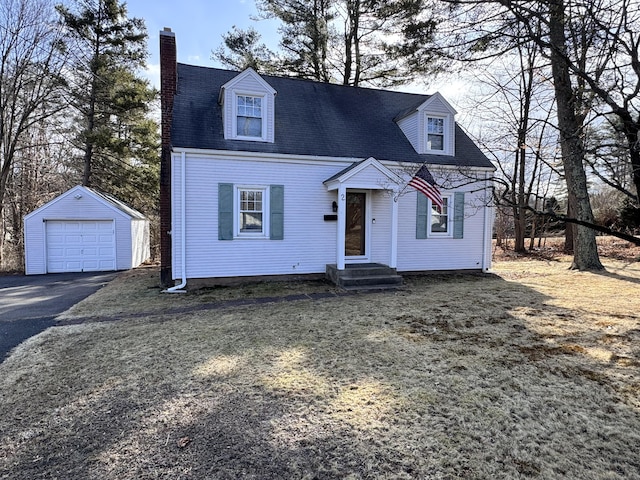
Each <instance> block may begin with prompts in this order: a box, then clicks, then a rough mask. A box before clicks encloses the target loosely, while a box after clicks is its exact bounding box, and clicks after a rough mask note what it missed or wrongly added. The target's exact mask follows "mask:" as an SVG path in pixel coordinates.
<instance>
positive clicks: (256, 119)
mask: <svg viewBox="0 0 640 480" xmlns="http://www.w3.org/2000/svg"><path fill="white" fill-rule="evenodd" d="M262 100H263V99H262V97H256V96H252V95H237V96H236V135H237V136H238V137H249V138H262V136H263V135H262V114H263V108H262Z"/></svg>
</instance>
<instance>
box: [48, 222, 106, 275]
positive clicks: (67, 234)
mask: <svg viewBox="0 0 640 480" xmlns="http://www.w3.org/2000/svg"><path fill="white" fill-rule="evenodd" d="M115 269H116V239H115V229H114V222H113V221H111V220H56V221H47V272H49V273H60V272H96V271H108V270H115Z"/></svg>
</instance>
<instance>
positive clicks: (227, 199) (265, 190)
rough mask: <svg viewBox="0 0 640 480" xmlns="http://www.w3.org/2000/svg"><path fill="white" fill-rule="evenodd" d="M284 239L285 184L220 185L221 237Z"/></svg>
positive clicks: (228, 238) (219, 222)
mask: <svg viewBox="0 0 640 480" xmlns="http://www.w3.org/2000/svg"><path fill="white" fill-rule="evenodd" d="M236 238H256V239H260V238H262V239H265V238H269V239H271V240H282V239H284V185H234V184H232V183H219V184H218V240H234V239H236Z"/></svg>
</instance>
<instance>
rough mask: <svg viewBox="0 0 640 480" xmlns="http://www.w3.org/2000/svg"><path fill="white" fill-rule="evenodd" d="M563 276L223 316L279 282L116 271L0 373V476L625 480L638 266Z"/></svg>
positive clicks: (516, 271)
mask: <svg viewBox="0 0 640 480" xmlns="http://www.w3.org/2000/svg"><path fill="white" fill-rule="evenodd" d="M568 265H569V264H568V262H567V261H566V260H565V259H555V260H553V261H540V260H536V261H526V260H524V261H513V262H500V263H498V264H497V265H496V269H495V274H494V275H489V276H484V275H442V276H425V277H408V278H407V279H406V283H407V286H406V288H405V289H404V290H402V291H399V292H395V293H376V294H356V295H344V296H341V295H335V296H331V295H324V296H322V298H318V297H314V296H313V295H311V294H313V293H324V294H327V293H328V294H330V293H332V292H331V288H332V287H330V286H328V285H327V284H323V283H313V282H309V283H307V284H301V286H300V289H301V290H303V291H305V292H308V293H309V294H310V295H309V298H306V299H304V298H302V299H297V300H291V301H283V302H278V301H270V302H267V303H263V304H245V305H242V304H236V305H234V306H229V307H222V306H220V305H221V304H219V303H218V304H216V303H215V302H219V301H220V300H222V299H225V300H233V299H237V298H240V297H247V296H251V295H256V296H269V297H277V296H278V292H280V293H279V294H280V295H284V294H283V292H284V293H287V292H289V293H290V291H295V286H294V285H280V286H279V287H277V286H275V285H274V284H272V285H254V286H245V287H235V288H229V289H214V290H211V291H208V292H205V293H202V292H201V293H200V294H187V295H175V296H171V297H169V296H166V294H164V295H163V294H160V293H159V290H158V289H156V288H153V280H152V275H147V273H144V272H143V273H140V272H137V273H130V274H128V275H123V276H121V277H120V278H119V279H118V281H115V282H113V283H112V284H110V285H109V286H107V287H105V288H104V289H103V290H101V291H100V292H99V294H97V295H96V296H94V297H90V298H89V299H87V300H86V301H85V302H84V303H83V304H81V305H79V306H78V307H77V308H76V309H75V313H74V312H70V313H69V314H68V315H67V316H66V320H65V322H67V323H68V325H66V326H60V327H55V328H52V329H49V330H47V331H46V332H44V333H42V334H41V335H39V336H37V337H34V338H32V339H30V340H29V341H27V342H25V343H24V344H23V345H21V346H20V347H19V348H18V349H16V351H14V352H13V354H12V356H11V357H10V358H8V359H7V360H5V361H4V362H3V363H2V364H0V413H1V415H0V478H7V479H8V478H11V479H18V480H19V479H36V478H47V479H56V478H57V479H86V478H100V479H124V478H127V479H128V478H135V479H159V478H167V479H169V478H171V479H207V478H209V479H237V478H249V479H335V478H341V479H344V478H346V479H385V478H386V479H415V478H419V479H431V478H433V479H455V478H469V479H514V478H540V479H566V478H575V479H634V478H640V455H639V454H638V452H640V313H639V309H638V306H639V304H638V295H637V292H638V289H639V288H640V264H638V263H637V262H636V263H630V262H621V261H608V262H607V267H608V271H607V273H602V274H594V273H580V272H572V271H568V270H567V267H568ZM243 289H244V290H243ZM288 289H290V290H288ZM287 294H288V293H287ZM167 299H168V300H167ZM92 302H93V303H92ZM162 302H169V303H162ZM211 302H214V304H213V305H212V303H211ZM123 304H125V305H123ZM153 305H155V308H150V306H151V307H152V306H153ZM198 305H200V307H198ZM216 305H218V306H216ZM148 307H149V308H148ZM144 312H150V313H144ZM78 317H82V321H81V323H77V324H73V323H74V321H75V322H80V320H78ZM74 319H75V320H74ZM96 320H100V321H96Z"/></svg>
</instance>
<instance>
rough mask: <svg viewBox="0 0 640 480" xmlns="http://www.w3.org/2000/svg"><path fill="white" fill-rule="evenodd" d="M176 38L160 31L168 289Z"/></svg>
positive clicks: (163, 248) (164, 278)
mask: <svg viewBox="0 0 640 480" xmlns="http://www.w3.org/2000/svg"><path fill="white" fill-rule="evenodd" d="M176 62H177V56H176V37H175V34H174V33H173V32H172V31H171V29H170V28H165V29H164V30H162V31H161V32H160V119H161V120H160V121H161V127H162V134H161V156H160V283H161V285H162V286H164V287H172V286H173V279H172V278H171V277H172V274H171V233H170V231H171V122H172V119H173V97H174V95H175V93H176V91H177V85H178V72H177V64H176Z"/></svg>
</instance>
